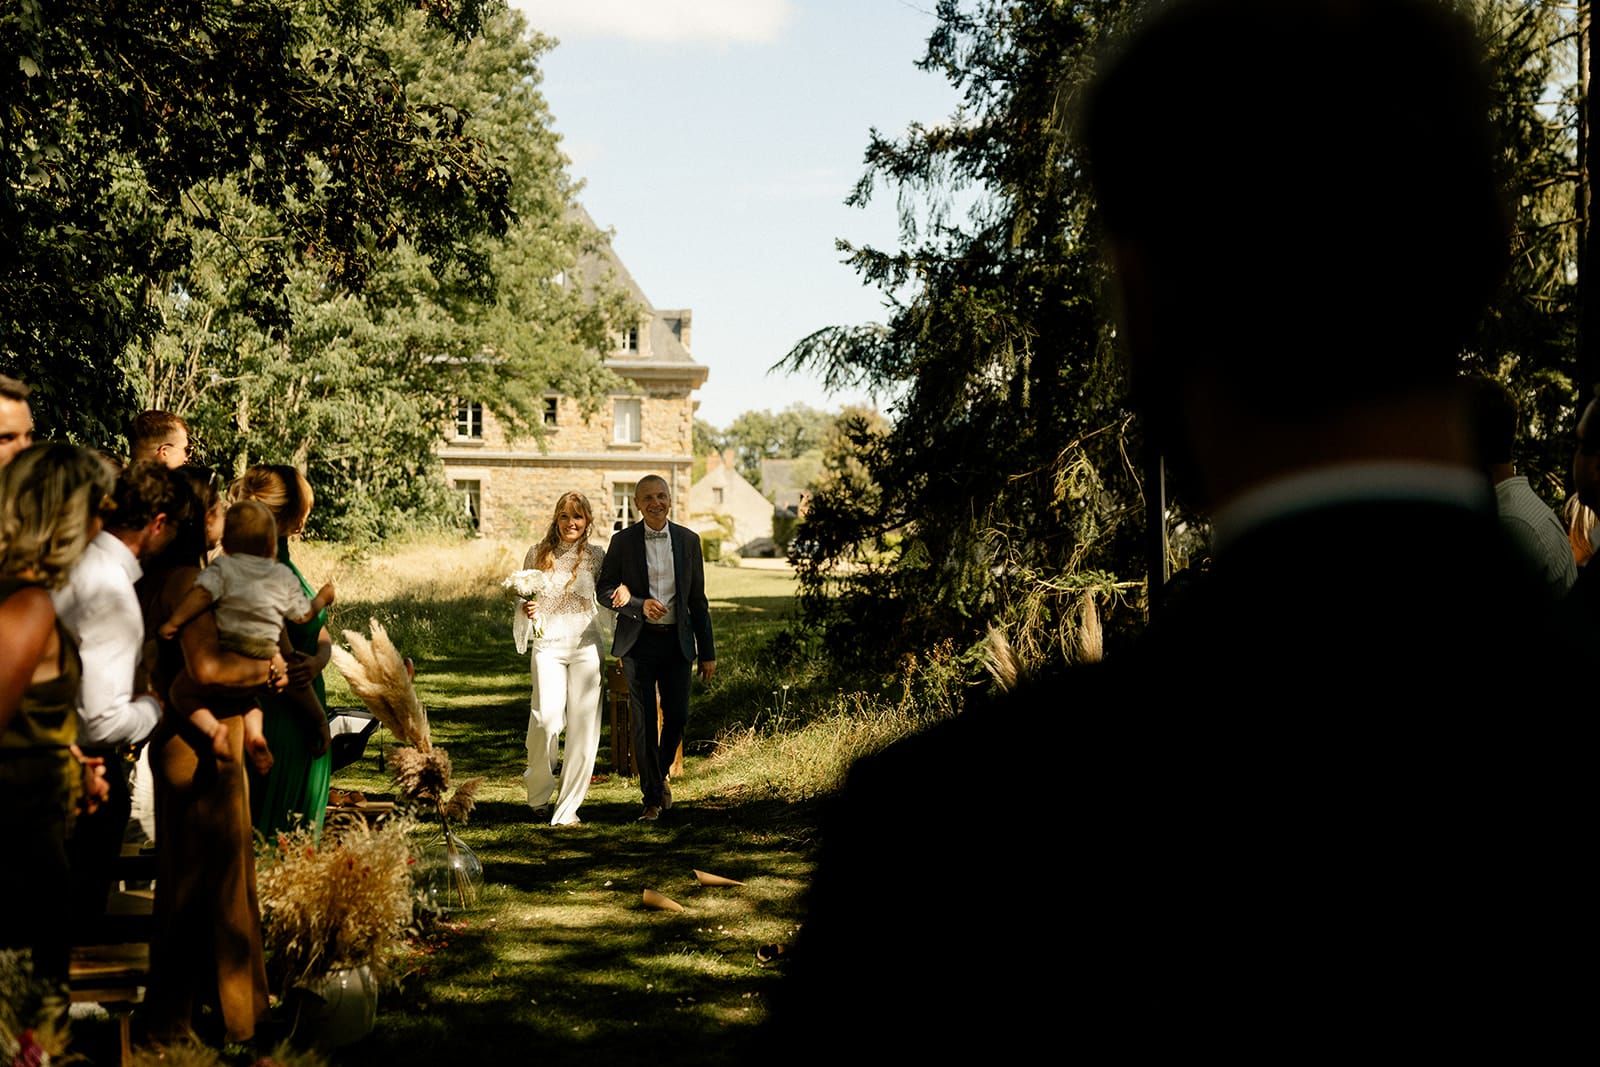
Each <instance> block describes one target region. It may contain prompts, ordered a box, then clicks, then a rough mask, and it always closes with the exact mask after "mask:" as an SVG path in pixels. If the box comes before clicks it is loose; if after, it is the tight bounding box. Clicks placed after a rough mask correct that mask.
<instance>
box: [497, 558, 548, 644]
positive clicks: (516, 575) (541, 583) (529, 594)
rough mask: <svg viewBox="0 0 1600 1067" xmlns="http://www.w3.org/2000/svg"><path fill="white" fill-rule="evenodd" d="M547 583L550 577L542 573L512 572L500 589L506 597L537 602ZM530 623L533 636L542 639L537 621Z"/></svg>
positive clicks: (532, 570)
mask: <svg viewBox="0 0 1600 1067" xmlns="http://www.w3.org/2000/svg"><path fill="white" fill-rule="evenodd" d="M549 583H550V576H549V575H548V574H546V573H545V572H544V571H541V570H534V569H528V570H521V571H513V572H512V573H511V575H510V576H509V577H508V578H506V580H505V581H503V582H501V583H500V588H502V589H504V590H505V591H506V594H507V595H508V596H512V597H516V598H517V599H518V600H538V599H539V594H540V593H543V592H544V591H545V587H546V586H547V585H549ZM532 623H533V636H534V637H543V636H544V630H543V629H542V628H541V627H540V626H539V620H538V619H534V620H532ZM519 651H520V649H519Z"/></svg>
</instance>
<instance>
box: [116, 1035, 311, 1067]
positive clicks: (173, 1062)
mask: <svg viewBox="0 0 1600 1067" xmlns="http://www.w3.org/2000/svg"><path fill="white" fill-rule="evenodd" d="M125 1062H126V1065H127V1067H229V1064H230V1063H232V1061H231V1060H229V1059H228V1058H227V1057H226V1056H224V1055H223V1054H222V1052H221V1051H220V1050H218V1049H214V1048H212V1047H211V1046H210V1045H205V1044H201V1043H200V1042H199V1041H180V1042H177V1043H175V1044H171V1045H138V1046H135V1047H134V1048H133V1050H132V1051H131V1052H130V1053H129V1054H128V1059H127V1060H126V1061H125ZM251 1067H328V1060H327V1058H326V1057H324V1056H322V1055H320V1054H319V1053H317V1052H316V1051H314V1050H312V1049H301V1048H295V1047H294V1046H293V1045H291V1044H290V1043H289V1042H287V1041H280V1042H279V1043H278V1044H277V1046H276V1047H274V1048H273V1050H272V1052H271V1054H270V1055H266V1056H262V1057H261V1058H260V1059H258V1060H256V1061H255V1063H253V1064H252V1065H251Z"/></svg>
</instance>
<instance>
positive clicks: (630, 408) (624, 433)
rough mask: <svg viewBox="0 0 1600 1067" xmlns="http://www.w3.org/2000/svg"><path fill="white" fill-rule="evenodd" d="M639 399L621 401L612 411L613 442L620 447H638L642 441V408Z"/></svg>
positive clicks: (631, 398) (632, 398) (628, 398)
mask: <svg viewBox="0 0 1600 1067" xmlns="http://www.w3.org/2000/svg"><path fill="white" fill-rule="evenodd" d="M642 406H643V405H642V404H641V403H640V401H639V398H638V397H627V398H624V399H619V400H618V401H617V402H616V403H615V405H613V407H612V409H611V420H612V421H611V440H612V441H613V442H614V443H615V444H619V445H636V444H638V443H639V442H640V441H642V440H643V439H644V438H643V435H642V433H641V432H640V425H639V424H640V421H641V419H640V416H641V410H640V409H641V407H642Z"/></svg>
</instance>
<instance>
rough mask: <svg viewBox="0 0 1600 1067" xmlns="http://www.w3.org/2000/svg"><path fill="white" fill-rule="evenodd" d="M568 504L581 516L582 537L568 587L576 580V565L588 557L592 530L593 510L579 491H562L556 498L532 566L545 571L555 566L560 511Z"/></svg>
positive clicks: (559, 529)
mask: <svg viewBox="0 0 1600 1067" xmlns="http://www.w3.org/2000/svg"><path fill="white" fill-rule="evenodd" d="M568 504H571V505H572V507H573V508H574V509H575V510H576V511H577V512H578V514H579V515H582V516H583V524H584V525H583V537H582V538H580V539H579V541H578V558H577V560H575V561H574V562H573V565H572V577H571V578H568V579H567V585H568V587H569V588H570V587H571V585H572V583H573V582H575V581H577V580H578V567H579V566H580V565H581V564H582V563H583V562H584V561H585V560H586V559H588V558H589V535H590V534H591V533H593V532H594V510H593V509H592V508H590V507H589V498H588V497H586V496H584V495H583V494H582V493H579V492H576V491H574V492H570V493H562V494H561V496H560V497H558V498H557V499H556V506H555V510H554V511H552V512H551V513H550V528H549V529H547V530H546V531H545V532H544V540H543V541H540V542H539V544H538V547H537V548H535V549H534V552H533V566H534V569H535V570H541V571H547V570H550V569H551V568H553V567H554V566H555V554H556V546H557V545H559V544H561V512H562V511H564V510H565V509H566V507H567V505H568Z"/></svg>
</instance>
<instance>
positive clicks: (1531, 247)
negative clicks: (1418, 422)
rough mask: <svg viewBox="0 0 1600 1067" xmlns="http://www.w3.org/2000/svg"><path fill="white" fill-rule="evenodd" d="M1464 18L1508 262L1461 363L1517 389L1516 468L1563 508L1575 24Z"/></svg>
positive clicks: (1568, 416) (1512, 2)
mask: <svg viewBox="0 0 1600 1067" xmlns="http://www.w3.org/2000/svg"><path fill="white" fill-rule="evenodd" d="M1468 8H1469V10H1470V11H1471V12H1472V13H1473V15H1474V16H1475V18H1476V19H1477V22H1478V26H1479V31H1480V33H1481V35H1482V37H1483V40H1484V42H1485V50H1486V54H1487V56H1488V59H1489V63H1490V65H1491V69H1492V72H1493V74H1494V78H1495V96H1496V101H1497V106H1496V108H1495V113H1494V120H1495V125H1496V127H1497V130H1498V133H1499V137H1500V141H1501V144H1502V145H1503V147H1504V164H1505V183H1506V189H1507V192H1508V194H1509V201H1510V204H1511V207H1512V211H1513V217H1512V226H1513V238H1512V252H1513V255H1512V258H1511V264H1510V272H1509V274H1508V277H1507V280H1506V285H1505V286H1504V287H1503V288H1502V290H1501V292H1500V295H1499V297H1498V298H1497V299H1496V301H1495V304H1494V306H1493V308H1492V309H1491V313H1490V315H1489V316H1488V317H1487V319H1486V320H1485V322H1484V325H1483V328H1482V329H1481V330H1480V331H1479V336H1478V338H1477V341H1476V343H1475V345H1474V346H1473V348H1472V350H1471V351H1469V352H1468V353H1467V355H1466V357H1465V362H1466V364H1467V366H1468V367H1469V368H1470V369H1472V370H1476V371H1481V372H1483V373H1487V374H1490V375H1493V376H1495V377H1498V378H1500V379H1501V380H1503V381H1505V382H1506V383H1507V384H1508V385H1509V386H1510V387H1511V388H1512V390H1513V392H1514V393H1515V394H1516V396H1517V399H1518V402H1519V405H1520V407H1521V411H1522V415H1523V424H1524V425H1523V433H1522V434H1521V435H1520V437H1519V442H1518V454H1517V456H1516V462H1517V466H1518V468H1519V469H1520V471H1521V472H1522V473H1524V474H1527V475H1528V476H1529V479H1530V481H1531V482H1532V484H1533V486H1534V488H1535V489H1536V490H1537V491H1538V492H1539V493H1540V494H1541V495H1542V496H1544V497H1545V498H1546V499H1548V500H1552V501H1559V500H1561V499H1562V498H1563V497H1564V496H1565V495H1566V493H1567V491H1568V490H1567V480H1568V471H1569V470H1570V469H1571V463H1572V434H1573V431H1574V428H1575V426H1576V424H1577V415H1578V410H1579V409H1580V408H1581V407H1582V403H1583V398H1582V396H1581V394H1582V393H1583V391H1584V389H1585V388H1587V383H1585V382H1584V381H1583V380H1582V374H1581V372H1580V368H1579V366H1578V358H1579V357H1578V316H1579V312H1580V308H1581V306H1580V302H1579V298H1578V280H1579V278H1578V268H1579V264H1578V247H1579V220H1580V217H1581V214H1582V200H1583V196H1584V187H1583V183H1582V180H1581V176H1582V169H1581V162H1580V160H1579V156H1578V148H1579V144H1580V143H1581V138H1580V128H1581V124H1582V122H1583V104H1584V102H1583V93H1582V81H1581V75H1580V71H1579V69H1578V57H1579V48H1578V44H1579V23H1578V19H1577V17H1576V12H1575V11H1574V10H1573V8H1572V6H1571V5H1569V4H1558V3H1551V2H1539V3H1527V2H1525V0H1470V2H1469V4H1468Z"/></svg>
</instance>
